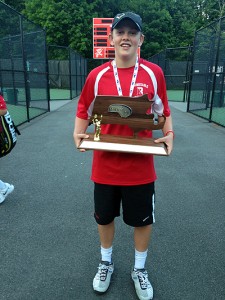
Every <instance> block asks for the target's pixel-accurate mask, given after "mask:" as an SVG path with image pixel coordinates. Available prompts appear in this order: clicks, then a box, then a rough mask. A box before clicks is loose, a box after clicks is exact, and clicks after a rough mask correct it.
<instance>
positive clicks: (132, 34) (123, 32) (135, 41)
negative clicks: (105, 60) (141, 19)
mask: <svg viewBox="0 0 225 300" xmlns="http://www.w3.org/2000/svg"><path fill="white" fill-rule="evenodd" d="M109 40H110V43H111V45H112V46H114V48H115V54H116V56H119V57H121V58H124V59H133V57H136V55H137V49H138V47H140V46H141V45H142V43H143V41H144V36H143V34H142V33H141V32H140V31H138V29H137V27H136V25H135V23H134V22H132V21H131V20H129V19H125V20H123V21H121V22H120V23H119V24H118V26H116V28H115V29H113V31H112V33H111V34H110V35H109Z"/></svg>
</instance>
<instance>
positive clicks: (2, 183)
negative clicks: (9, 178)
mask: <svg viewBox="0 0 225 300" xmlns="http://www.w3.org/2000/svg"><path fill="white" fill-rule="evenodd" d="M5 188H6V186H5V182H3V181H1V180H0V190H4V189H5Z"/></svg>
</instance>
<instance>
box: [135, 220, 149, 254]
mask: <svg viewBox="0 0 225 300" xmlns="http://www.w3.org/2000/svg"><path fill="white" fill-rule="evenodd" d="M151 232H152V225H147V226H142V227H135V228H134V244H135V249H136V250H138V251H140V252H144V251H146V250H147V249H148V245H149V241H150V238H151Z"/></svg>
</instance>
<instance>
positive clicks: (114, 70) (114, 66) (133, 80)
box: [112, 56, 138, 97]
mask: <svg viewBox="0 0 225 300" xmlns="http://www.w3.org/2000/svg"><path fill="white" fill-rule="evenodd" d="M112 65H113V73H114V78H115V82H116V87H117V91H118V95H119V96H123V92H122V88H121V85H120V79H119V75H118V69H117V66H116V62H115V60H113V62H112ZM137 74H138V56H137V59H136V63H135V66H134V73H133V77H132V80H131V83H130V94H129V96H130V97H132V95H133V91H134V85H135V82H136V79H137Z"/></svg>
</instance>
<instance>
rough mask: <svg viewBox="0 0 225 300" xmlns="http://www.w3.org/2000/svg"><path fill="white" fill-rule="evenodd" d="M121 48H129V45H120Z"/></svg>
mask: <svg viewBox="0 0 225 300" xmlns="http://www.w3.org/2000/svg"><path fill="white" fill-rule="evenodd" d="M121 47H125V48H129V47H130V45H129V44H121Z"/></svg>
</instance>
